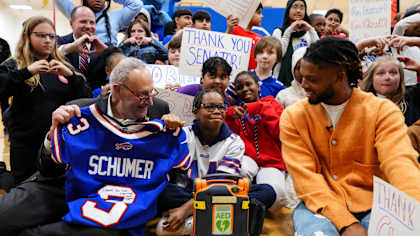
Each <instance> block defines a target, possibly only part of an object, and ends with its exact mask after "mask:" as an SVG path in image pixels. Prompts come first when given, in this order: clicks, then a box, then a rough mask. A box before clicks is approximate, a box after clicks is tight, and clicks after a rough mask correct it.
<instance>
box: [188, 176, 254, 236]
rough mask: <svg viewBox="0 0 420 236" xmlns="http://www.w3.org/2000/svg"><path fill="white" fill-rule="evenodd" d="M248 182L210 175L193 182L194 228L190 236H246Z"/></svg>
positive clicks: (236, 178)
mask: <svg viewBox="0 0 420 236" xmlns="http://www.w3.org/2000/svg"><path fill="white" fill-rule="evenodd" d="M249 185H250V183H249V179H248V178H241V177H239V176H235V175H228V174H212V175H208V176H207V177H205V178H196V179H195V181H194V226H193V231H192V234H191V235H194V236H213V235H222V236H223V235H225V236H227V235H230V236H246V235H249V232H248V224H249V203H250V201H249V197H248V191H249Z"/></svg>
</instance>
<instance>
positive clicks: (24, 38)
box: [15, 16, 84, 88]
mask: <svg viewBox="0 0 420 236" xmlns="http://www.w3.org/2000/svg"><path fill="white" fill-rule="evenodd" d="M42 23H47V24H49V25H50V26H51V27H52V28H53V29H54V33H55V27H54V24H53V23H52V21H51V20H50V19H48V18H46V17H43V16H33V17H30V18H28V19H27V20H25V22H23V30H22V33H21V35H20V39H19V42H18V44H17V46H16V56H15V59H16V62H17V65H18V69H21V68H24V67H27V66H29V65H31V64H32V63H34V62H35V61H36V60H35V54H34V50H33V48H32V45H31V40H30V36H31V34H32V32H33V30H34V28H35V27H36V26H38V25H39V24H42ZM50 57H51V58H52V59H55V60H57V61H59V62H61V63H63V64H64V65H65V66H67V67H69V68H70V69H71V70H72V71H75V70H74V68H73V66H72V65H71V64H70V63H68V62H67V61H66V60H65V59H64V56H63V55H62V54H61V53H60V52H59V51H58V48H57V43H54V44H53V50H52V52H51V54H50ZM77 74H78V75H81V74H79V73H77ZM83 78H84V77H83ZM25 83H26V84H27V85H29V86H30V87H31V88H35V87H37V86H38V85H39V84H40V78H39V74H36V75H34V76H32V77H31V78H29V79H27V80H25Z"/></svg>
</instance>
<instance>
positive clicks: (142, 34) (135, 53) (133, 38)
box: [119, 20, 168, 64]
mask: <svg viewBox="0 0 420 236" xmlns="http://www.w3.org/2000/svg"><path fill="white" fill-rule="evenodd" d="M119 48H120V49H121V51H122V52H123V53H124V55H126V56H128V57H136V58H138V59H140V60H142V61H144V62H145V63H146V64H164V62H165V61H166V60H167V59H168V49H167V48H165V47H164V46H163V45H162V44H161V43H160V42H159V41H158V40H156V39H155V38H153V37H152V33H151V32H150V29H149V27H148V26H147V23H146V22H144V21H142V20H134V21H132V22H131V24H130V26H128V29H127V31H126V39H125V40H124V41H123V43H121V44H120V46H119Z"/></svg>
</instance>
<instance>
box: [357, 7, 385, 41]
mask: <svg viewBox="0 0 420 236" xmlns="http://www.w3.org/2000/svg"><path fill="white" fill-rule="evenodd" d="M349 15H350V40H351V41H353V42H354V43H357V42H359V41H360V40H362V39H367V38H371V37H380V36H385V35H389V34H391V0H349Z"/></svg>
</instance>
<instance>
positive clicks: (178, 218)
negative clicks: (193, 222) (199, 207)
mask: <svg viewBox="0 0 420 236" xmlns="http://www.w3.org/2000/svg"><path fill="white" fill-rule="evenodd" d="M193 204H194V200H193V199H191V200H189V201H188V202H186V203H184V205H182V206H180V207H178V208H174V209H171V210H169V211H167V212H164V213H163V214H162V216H164V217H165V216H167V217H168V219H167V220H166V221H165V222H163V225H164V226H163V227H164V228H165V230H166V231H169V232H175V231H177V230H178V229H179V227H181V226H182V224H184V222H185V219H186V218H187V217H188V216H190V215H192V213H193Z"/></svg>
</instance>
